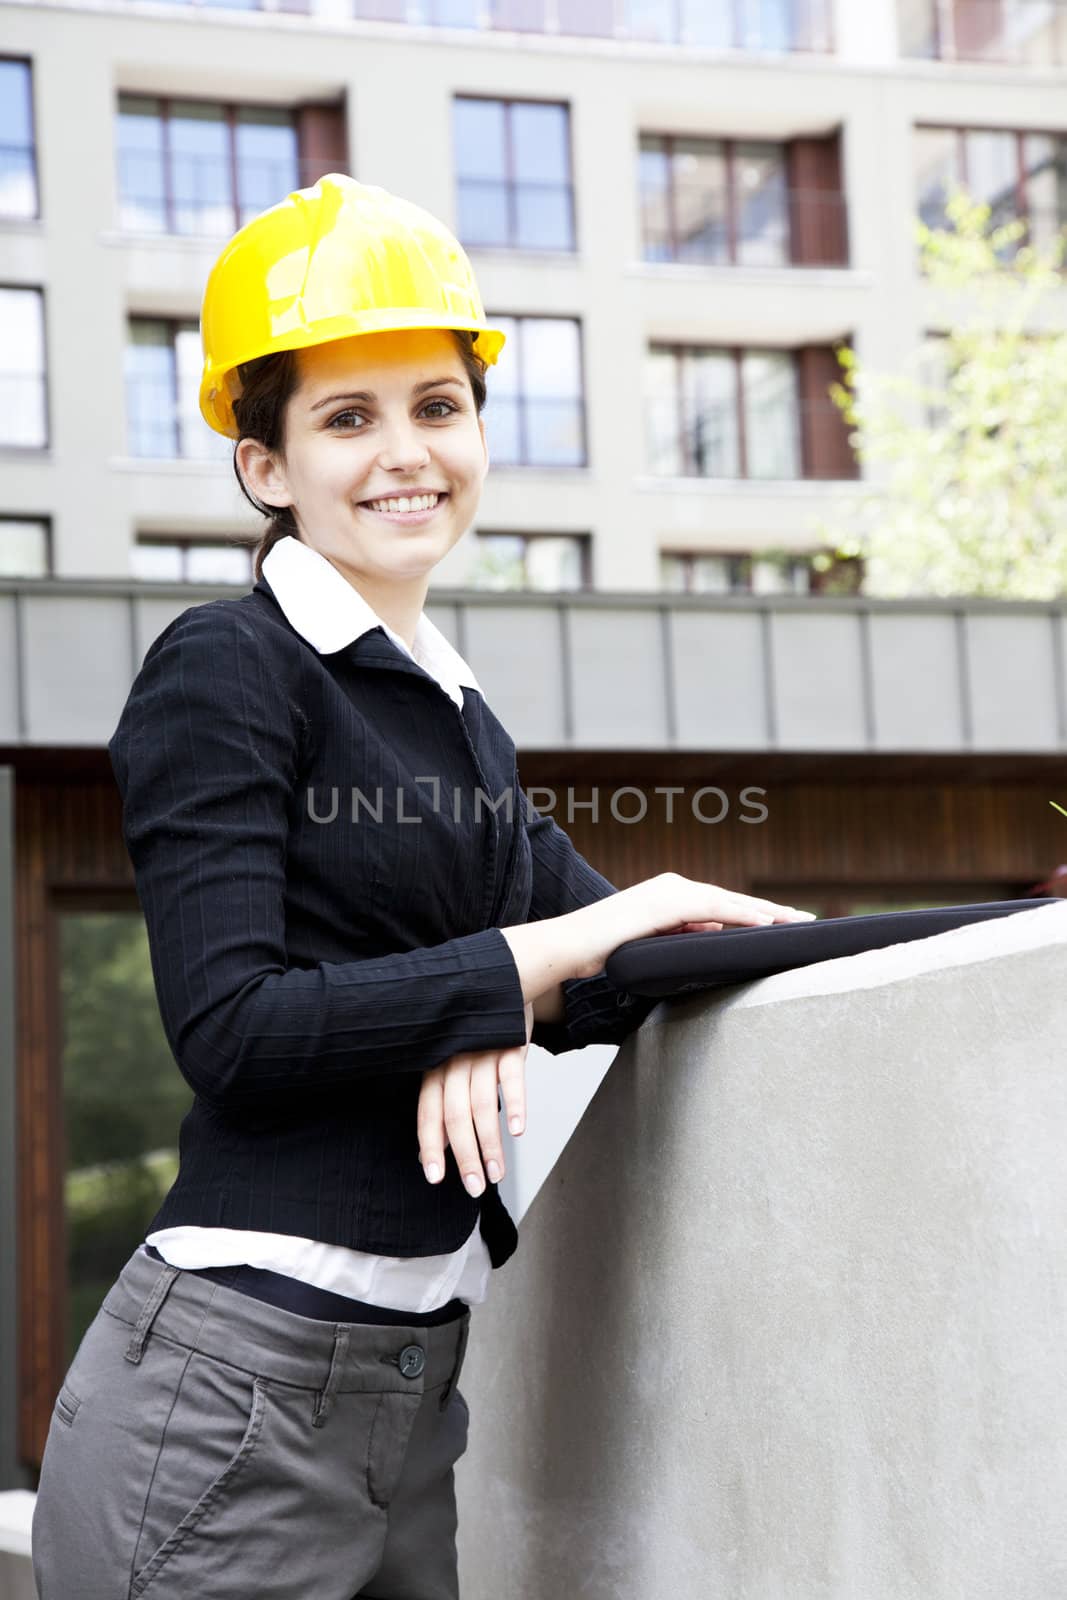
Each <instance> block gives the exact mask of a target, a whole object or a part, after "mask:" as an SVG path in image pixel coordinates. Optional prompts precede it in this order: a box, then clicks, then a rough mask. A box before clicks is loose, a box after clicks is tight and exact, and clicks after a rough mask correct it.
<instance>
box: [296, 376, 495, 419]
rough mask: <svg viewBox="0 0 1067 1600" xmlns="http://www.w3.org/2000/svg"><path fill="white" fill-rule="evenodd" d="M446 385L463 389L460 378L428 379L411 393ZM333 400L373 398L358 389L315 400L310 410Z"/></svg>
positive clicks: (370, 399) (314, 409)
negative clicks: (453, 385)
mask: <svg viewBox="0 0 1067 1600" xmlns="http://www.w3.org/2000/svg"><path fill="white" fill-rule="evenodd" d="M446 383H454V384H456V385H457V386H458V387H459V388H460V389H462V387H463V379H462V378H447V377H446V378H428V379H427V380H426V382H425V383H417V384H416V385H415V387H414V389H412V391H411V392H412V394H413V395H420V394H425V393H426V391H427V389H440V388H443V386H444V385H445V384H446ZM335 400H366V401H368V402H372V401H373V400H374V396H373V395H372V394H371V393H370V392H369V391H368V390H366V389H360V390H359V391H358V393H355V392H353V393H351V394H328V395H327V396H326V398H325V399H324V400H316V401H315V404H314V405H313V406H312V407H311V409H312V411H321V410H322V408H323V406H329V405H333V403H334V401H335Z"/></svg>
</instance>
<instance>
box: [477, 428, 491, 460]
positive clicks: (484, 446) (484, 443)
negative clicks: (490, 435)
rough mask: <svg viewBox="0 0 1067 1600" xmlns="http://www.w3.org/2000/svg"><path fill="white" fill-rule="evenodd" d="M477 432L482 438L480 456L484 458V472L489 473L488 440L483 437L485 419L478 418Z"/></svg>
mask: <svg viewBox="0 0 1067 1600" xmlns="http://www.w3.org/2000/svg"><path fill="white" fill-rule="evenodd" d="M478 432H479V433H480V434H481V436H482V454H483V455H484V456H485V470H486V472H488V471H489V440H488V439H487V438H486V436H485V418H484V417H479V418H478Z"/></svg>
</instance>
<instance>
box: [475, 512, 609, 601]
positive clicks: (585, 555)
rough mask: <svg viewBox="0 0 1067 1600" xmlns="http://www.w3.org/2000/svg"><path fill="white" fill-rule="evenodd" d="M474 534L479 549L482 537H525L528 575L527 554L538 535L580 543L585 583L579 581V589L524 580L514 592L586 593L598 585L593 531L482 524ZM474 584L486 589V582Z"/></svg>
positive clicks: (478, 587)
mask: <svg viewBox="0 0 1067 1600" xmlns="http://www.w3.org/2000/svg"><path fill="white" fill-rule="evenodd" d="M474 538H475V549H476V550H477V548H478V541H479V540H480V539H521V540H522V543H523V550H522V561H523V572H524V576H525V574H526V573H527V572H528V568H527V564H526V558H527V555H528V553H529V547H530V545H531V544H532V543H534V541H535V540H537V539H574V540H576V541H577V543H578V556H579V563H580V566H581V583H580V584H579V586H578V588H576V589H534V588H532V587H531V586H530V585H529V584H528V583H526V582H524V583H523V585H522V588H521V590H513V591H512V592H513V593H522V594H585V593H587V592H588V591H590V590H592V589H593V587H594V584H593V540H592V537H591V536H590V534H588V533H585V532H582V533H575V532H574V530H573V529H571V528H536V529H533V530H528V529H526V528H479V527H475V529H474ZM471 588H472V589H477V590H478V592H479V593H484V592H485V591H484V590H483V589H482V586H481V585H479V584H476V583H472V584H471ZM504 592H506V591H504Z"/></svg>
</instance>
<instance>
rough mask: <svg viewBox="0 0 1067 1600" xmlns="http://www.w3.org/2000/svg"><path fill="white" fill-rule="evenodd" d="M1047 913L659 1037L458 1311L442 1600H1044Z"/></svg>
mask: <svg viewBox="0 0 1067 1600" xmlns="http://www.w3.org/2000/svg"><path fill="white" fill-rule="evenodd" d="M1065 1040H1067V905H1063V904H1060V903H1058V902H1057V903H1050V905H1048V906H1047V907H1041V908H1039V909H1036V910H1034V911H1029V912H1022V913H1019V914H1018V915H1016V916H1012V917H1008V918H1004V919H999V920H997V921H995V922H988V923H981V924H975V925H973V926H971V927H969V928H962V929H958V930H956V931H954V932H952V933H947V934H942V935H940V936H938V937H937V938H933V939H927V940H922V941H918V942H914V943H911V944H907V945H897V946H893V947H892V948H891V949H889V950H882V951H873V952H870V953H869V954H867V955H861V956H853V957H850V958H848V959H845V960H840V961H833V962H825V963H823V964H822V965H820V966H817V967H809V968H806V969H803V970H798V971H795V972H791V973H783V974H781V975H779V976H777V977H774V978H768V979H765V980H763V981H762V982H761V983H757V984H750V985H747V986H745V987H740V988H735V989H732V990H728V991H722V992H721V993H716V994H714V995H710V994H709V995H707V996H700V995H694V996H691V997H687V998H685V999H681V1000H677V1001H668V1002H665V1003H664V1004H663V1005H661V1006H660V1007H658V1008H657V1009H656V1011H655V1012H654V1013H653V1014H652V1015H651V1016H650V1017H649V1018H648V1020H647V1021H646V1023H645V1025H644V1026H643V1027H642V1029H641V1030H640V1031H639V1033H638V1034H637V1035H635V1036H634V1038H632V1039H631V1040H629V1041H628V1042H627V1044H626V1045H625V1046H624V1047H623V1048H622V1050H621V1051H620V1052H619V1055H618V1056H617V1058H616V1059H615V1061H614V1062H613V1064H612V1066H611V1068H610V1069H609V1071H608V1073H607V1075H606V1077H605V1078H604V1080H603V1082H602V1083H601V1085H600V1087H599V1089H598V1090H597V1092H596V1094H595V1095H594V1097H593V1099H592V1101H591V1103H590V1105H589V1107H588V1109H587V1111H586V1113H585V1116H584V1118H583V1119H582V1122H581V1123H580V1125H579V1127H578V1129H577V1130H576V1132H575V1134H574V1136H573V1138H572V1139H571V1141H570V1143H569V1144H568V1145H567V1147H566V1149H565V1150H564V1151H563V1154H562V1156H561V1157H560V1159H559V1161H558V1163H557V1165H556V1167H555V1168H554V1170H553V1171H552V1173H551V1174H550V1176H549V1177H548V1179H547V1181H546V1183H545V1185H544V1187H543V1188H542V1190H541V1191H540V1193H539V1194H538V1196H537V1198H536V1200H535V1201H534V1202H533V1204H532V1206H531V1207H530V1210H529V1212H528V1214H527V1216H526V1217H525V1218H524V1220H523V1222H522V1225H521V1228H520V1243H519V1249H518V1251H517V1253H516V1255H515V1256H514V1257H513V1258H512V1261H511V1262H509V1264H508V1265H507V1266H506V1267H505V1268H503V1269H502V1270H501V1271H500V1272H499V1273H498V1274H496V1275H494V1282H493V1286H492V1293H491V1295H490V1298H489V1300H488V1301H487V1303H486V1304H485V1305H484V1306H482V1307H479V1308H477V1309H476V1311H475V1314H474V1320H473V1325H472V1330H471V1339H470V1345H469V1350H468V1356H467V1366H466V1369H465V1374H464V1379H463V1382H462V1387H463V1390H464V1393H465V1394H466V1395H467V1397H468V1399H469V1400H470V1405H471V1412H472V1420H471V1429H470V1446H469V1449H468V1452H467V1454H466V1455H465V1456H464V1457H463V1459H462V1460H461V1462H460V1463H459V1466H458V1467H457V1490H458V1497H459V1539H460V1562H461V1578H462V1580H463V1582H462V1592H463V1595H464V1600H490V1597H492V1600H498V1597H499V1596H500V1595H502V1594H507V1595H521V1596H523V1600H556V1597H557V1596H559V1595H561V1594H566V1595H578V1594H580V1595H581V1596H582V1597H583V1600H609V1597H610V1600H624V1597H625V1600H634V1597H636V1596H641V1597H642V1600H660V1597H662V1600H690V1597H692V1600H698V1597H700V1600H705V1597H706V1596H708V1595H709V1594H710V1595H714V1596H715V1600H858V1597H861V1596H862V1600H959V1597H960V1596H966V1597H967V1600H1003V1597H1004V1596H1005V1595H1011V1596H1012V1600H1052V1596H1054V1595H1061V1594H1067V1520H1065V1518H1064V1515H1063V1507H1064V1505H1065V1504H1067V1247H1065V1240H1067V1160H1065V1157H1064V1152H1065V1150H1067V1051H1065Z"/></svg>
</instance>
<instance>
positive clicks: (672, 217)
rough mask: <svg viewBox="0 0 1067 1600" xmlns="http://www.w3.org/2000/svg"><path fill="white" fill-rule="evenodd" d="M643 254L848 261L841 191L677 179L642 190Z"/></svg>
mask: <svg viewBox="0 0 1067 1600" xmlns="http://www.w3.org/2000/svg"><path fill="white" fill-rule="evenodd" d="M641 235H642V244H643V253H644V259H645V260H646V261H671V262H678V263H686V264H690V265H695V266H709V267H711V266H747V267H783V266H785V267H788V266H795V267H818V266H847V265H848V208H847V205H846V202H845V198H844V196H843V195H841V194H834V193H832V192H828V191H825V190H816V189H789V188H787V187H786V186H785V185H784V184H769V185H767V186H766V187H764V188H761V189H754V190H752V191H750V192H748V193H745V194H739V193H736V192H735V191H733V190H728V189H725V188H712V187H709V186H708V185H707V184H700V183H695V182H693V181H691V180H684V179H682V180H677V181H675V182H674V183H672V184H671V186H670V189H669V190H668V189H655V190H653V189H651V188H649V187H645V188H644V189H643V190H642V193H641Z"/></svg>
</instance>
